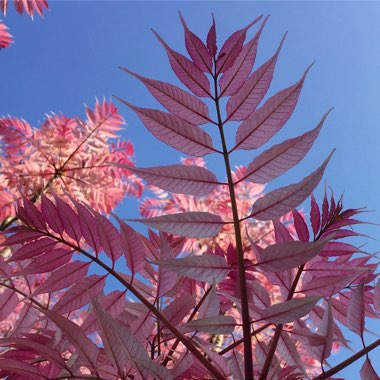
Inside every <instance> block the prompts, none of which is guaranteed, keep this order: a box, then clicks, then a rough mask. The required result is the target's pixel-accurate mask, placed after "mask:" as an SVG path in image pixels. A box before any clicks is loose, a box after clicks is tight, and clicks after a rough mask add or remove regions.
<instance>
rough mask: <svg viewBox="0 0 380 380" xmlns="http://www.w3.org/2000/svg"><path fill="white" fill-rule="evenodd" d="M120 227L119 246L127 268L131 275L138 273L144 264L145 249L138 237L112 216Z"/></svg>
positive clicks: (131, 229)
mask: <svg viewBox="0 0 380 380" xmlns="http://www.w3.org/2000/svg"><path fill="white" fill-rule="evenodd" d="M113 216H114V217H115V219H116V220H117V221H118V223H119V225H120V239H121V246H122V248H123V253H124V257H125V260H126V261H127V265H128V268H129V269H130V270H131V272H132V274H133V275H134V274H136V273H138V272H140V271H141V270H142V269H143V268H144V265H145V263H146V256H148V254H147V248H146V245H145V244H144V242H143V240H142V239H141V237H140V235H139V234H138V233H137V232H136V231H135V230H134V229H133V228H132V227H130V226H128V224H126V223H124V222H123V221H122V220H121V219H120V218H119V217H117V216H116V215H113Z"/></svg>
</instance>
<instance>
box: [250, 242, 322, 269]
mask: <svg viewBox="0 0 380 380" xmlns="http://www.w3.org/2000/svg"><path fill="white" fill-rule="evenodd" d="M328 240H329V238H327V239H326V238H325V239H319V240H317V241H316V242H312V243H305V242H303V241H293V242H286V243H278V244H273V245H270V246H269V247H267V248H265V249H264V252H263V253H262V256H261V260H260V261H259V262H258V263H257V265H258V266H259V268H260V269H262V270H264V271H266V272H278V271H283V270H286V269H291V268H296V267H298V266H300V265H302V264H305V263H306V262H308V261H310V260H311V259H312V258H314V257H315V256H317V255H318V253H319V252H321V250H322V249H323V247H324V246H325V245H326V243H327V242H328Z"/></svg>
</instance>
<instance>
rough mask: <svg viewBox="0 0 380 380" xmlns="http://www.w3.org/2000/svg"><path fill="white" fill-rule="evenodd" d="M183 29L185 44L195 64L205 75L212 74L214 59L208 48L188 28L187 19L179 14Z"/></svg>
mask: <svg viewBox="0 0 380 380" xmlns="http://www.w3.org/2000/svg"><path fill="white" fill-rule="evenodd" d="M179 17H180V18H181V22H182V25H183V28H184V30H185V44H186V50H187V52H188V53H189V55H190V57H191V59H192V60H193V62H194V63H195V64H196V65H197V66H198V68H199V69H200V70H202V71H203V72H205V73H207V72H208V73H211V70H212V59H211V54H210V52H209V51H208V49H207V47H206V46H205V45H204V43H203V42H202V41H201V39H200V38H199V37H198V36H196V35H195V34H194V33H192V32H191V31H190V29H189V28H188V27H187V25H186V22H185V19H184V18H183V17H182V14H181V12H180V13H179Z"/></svg>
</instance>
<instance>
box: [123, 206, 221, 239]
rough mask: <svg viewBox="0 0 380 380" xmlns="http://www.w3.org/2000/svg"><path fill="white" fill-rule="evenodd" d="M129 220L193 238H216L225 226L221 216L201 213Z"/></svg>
mask: <svg viewBox="0 0 380 380" xmlns="http://www.w3.org/2000/svg"><path fill="white" fill-rule="evenodd" d="M128 220H130V221H132V222H138V223H142V224H145V225H147V226H148V227H150V228H157V229H158V230H160V231H164V232H168V233H170V234H174V235H179V236H186V237H193V238H206V237H211V236H215V235H216V234H217V233H218V232H219V230H220V229H221V228H222V226H223V225H224V222H223V221H222V219H221V217H220V216H219V215H214V214H211V213H209V212H201V211H195V212H184V213H180V214H170V215H162V216H156V217H153V218H146V219H128Z"/></svg>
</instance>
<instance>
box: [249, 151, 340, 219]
mask: <svg viewBox="0 0 380 380" xmlns="http://www.w3.org/2000/svg"><path fill="white" fill-rule="evenodd" d="M333 152H334V151H333ZM333 152H331V153H330V155H329V156H328V157H327V158H326V160H325V161H324V162H323V164H322V165H321V166H320V167H319V168H318V169H317V170H315V171H314V172H313V173H311V174H310V175H308V176H307V177H306V178H304V179H303V180H302V181H300V182H298V183H296V184H293V185H288V186H285V187H281V188H279V189H276V190H273V191H271V192H269V193H267V194H265V195H264V196H263V197H261V198H259V199H258V200H257V201H256V202H255V203H254V205H253V208H252V214H251V217H255V218H256V219H258V220H270V219H277V218H279V217H281V216H283V215H285V214H286V213H287V212H289V211H291V210H292V209H294V208H296V207H297V206H299V205H300V204H301V203H302V202H303V201H304V200H305V199H306V198H307V197H308V196H309V195H310V194H311V193H312V191H313V190H314V189H315V188H316V187H317V185H318V184H319V182H320V181H321V179H322V176H323V173H324V171H325V168H326V166H327V164H328V162H329V161H330V158H331V156H332V154H333Z"/></svg>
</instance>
